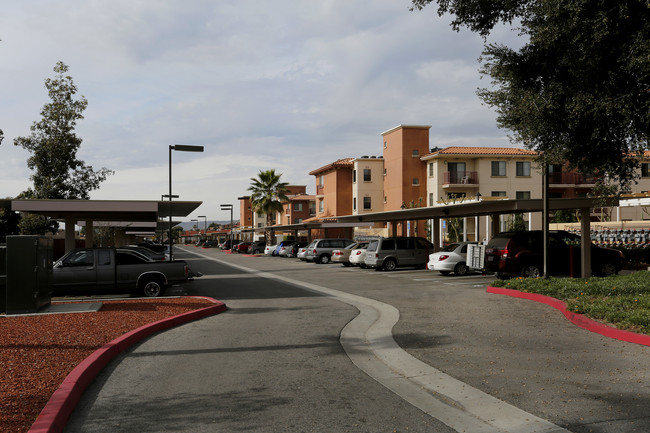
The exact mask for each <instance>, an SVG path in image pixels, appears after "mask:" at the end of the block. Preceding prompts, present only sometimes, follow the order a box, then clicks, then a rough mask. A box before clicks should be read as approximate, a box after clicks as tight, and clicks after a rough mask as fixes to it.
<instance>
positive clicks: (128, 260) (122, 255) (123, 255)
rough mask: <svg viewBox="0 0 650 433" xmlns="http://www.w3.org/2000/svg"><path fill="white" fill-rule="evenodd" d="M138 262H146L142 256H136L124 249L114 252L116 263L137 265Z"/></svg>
mask: <svg viewBox="0 0 650 433" xmlns="http://www.w3.org/2000/svg"><path fill="white" fill-rule="evenodd" d="M140 263H146V261H145V260H144V259H143V258H141V257H138V256H136V255H135V254H131V253H129V252H124V251H118V252H116V253H115V264H116V265H137V264H140Z"/></svg>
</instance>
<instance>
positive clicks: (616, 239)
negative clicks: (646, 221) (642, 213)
mask: <svg viewBox="0 0 650 433" xmlns="http://www.w3.org/2000/svg"><path fill="white" fill-rule="evenodd" d="M569 231H570V232H572V233H575V234H577V235H580V230H579V229H571V230H569ZM591 242H592V243H594V244H596V245H599V246H601V247H623V248H650V229H645V228H644V229H593V230H591Z"/></svg>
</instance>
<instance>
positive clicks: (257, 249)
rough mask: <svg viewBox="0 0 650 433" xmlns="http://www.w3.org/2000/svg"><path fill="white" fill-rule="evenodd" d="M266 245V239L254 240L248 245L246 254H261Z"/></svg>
mask: <svg viewBox="0 0 650 433" xmlns="http://www.w3.org/2000/svg"><path fill="white" fill-rule="evenodd" d="M264 247H266V241H255V242H253V243H252V244H251V245H250V246H249V247H248V254H262V253H264Z"/></svg>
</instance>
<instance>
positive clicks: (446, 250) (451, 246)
mask: <svg viewBox="0 0 650 433" xmlns="http://www.w3.org/2000/svg"><path fill="white" fill-rule="evenodd" d="M458 245H460V244H457V243H456V244H449V245H447V246H446V247H444V248H443V249H441V250H440V252H442V253H450V252H452V251H454V250H455V249H456V248H458Z"/></svg>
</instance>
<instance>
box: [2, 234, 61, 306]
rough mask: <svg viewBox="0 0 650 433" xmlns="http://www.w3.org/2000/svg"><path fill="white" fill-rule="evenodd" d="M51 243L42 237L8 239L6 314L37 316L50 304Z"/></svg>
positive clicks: (11, 237)
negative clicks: (39, 311)
mask: <svg viewBox="0 0 650 433" xmlns="http://www.w3.org/2000/svg"><path fill="white" fill-rule="evenodd" d="M52 254H53V248H52V239H51V238H48V237H45V236H7V243H6V258H5V263H6V289H5V291H6V294H5V299H6V303H5V312H6V313H7V314H24V313H36V312H37V311H38V310H40V309H41V308H43V307H45V306H47V305H49V304H50V303H51V300H52V265H53V261H52Z"/></svg>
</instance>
